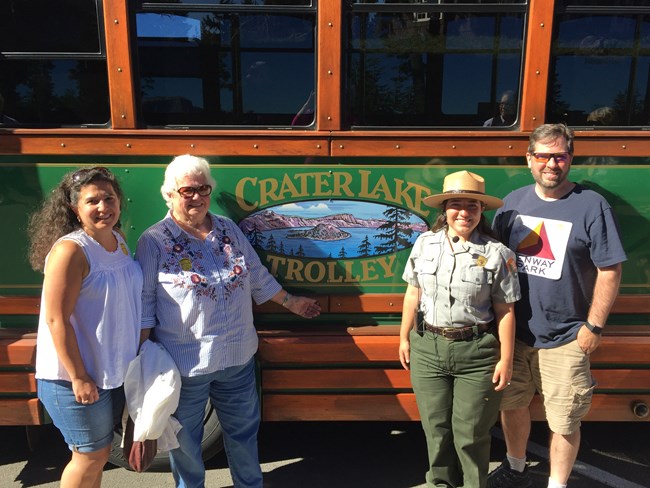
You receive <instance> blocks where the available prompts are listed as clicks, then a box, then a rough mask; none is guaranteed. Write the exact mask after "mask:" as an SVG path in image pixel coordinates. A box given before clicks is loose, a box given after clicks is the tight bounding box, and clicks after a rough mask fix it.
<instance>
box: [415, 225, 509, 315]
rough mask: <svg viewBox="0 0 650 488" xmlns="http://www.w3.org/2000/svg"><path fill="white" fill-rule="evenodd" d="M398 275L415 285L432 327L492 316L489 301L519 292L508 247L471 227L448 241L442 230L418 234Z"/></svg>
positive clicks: (507, 299)
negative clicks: (456, 240)
mask: <svg viewBox="0 0 650 488" xmlns="http://www.w3.org/2000/svg"><path fill="white" fill-rule="evenodd" d="M402 279H403V280H404V281H406V282H407V283H408V284H410V285H412V286H415V287H417V288H419V289H420V291H421V295H420V309H421V310H422V311H423V312H424V320H425V321H426V322H427V323H429V324H432V325H435V326H437V327H466V326H472V325H479V324H485V323H489V322H491V321H492V320H494V318H495V316H494V309H493V306H492V304H493V303H495V302H497V303H513V302H516V301H517V300H519V298H521V293H520V291H519V280H518V279H517V265H516V260H515V255H514V253H513V252H512V251H511V250H510V249H508V248H507V247H506V246H504V245H503V244H501V243H500V242H499V241H497V240H495V239H492V238H491V237H487V236H483V235H480V234H479V233H478V232H476V231H475V232H474V233H473V234H472V236H471V238H470V240H469V241H467V242H465V243H460V242H459V243H456V244H454V251H453V252H452V249H451V246H450V243H449V242H448V240H447V238H446V233H445V231H438V232H436V233H433V232H425V233H423V234H422V235H420V236H419V237H418V239H417V240H416V241H415V244H414V245H413V249H412V250H411V255H410V256H409V260H408V262H407V263H406V267H405V269H404V274H403V275H402Z"/></svg>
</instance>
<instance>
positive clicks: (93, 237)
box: [29, 167, 142, 488]
mask: <svg viewBox="0 0 650 488" xmlns="http://www.w3.org/2000/svg"><path fill="white" fill-rule="evenodd" d="M122 202H123V194H122V190H121V189H120V185H119V183H118V181H117V180H116V179H115V177H114V175H113V174H112V173H111V172H110V171H109V170H107V169H106V168H102V167H95V168H83V169H80V170H78V171H75V172H72V173H68V174H66V175H65V176H64V177H63V179H62V180H61V182H60V183H59V184H58V185H57V187H56V188H55V189H54V190H53V191H52V192H51V193H50V194H49V196H48V198H47V199H46V200H45V202H44V203H43V206H42V207H41V209H40V210H38V211H37V212H35V213H34V214H33V215H32V217H31V219H30V222H29V236H30V251H29V259H30V263H31V265H32V267H33V268H34V269H37V270H44V272H45V278H44V280H43V293H42V298H41V310H40V316H39V322H38V336H37V347H36V379H37V381H38V398H39V399H40V400H41V402H42V403H43V405H44V406H45V409H46V410H47V412H48V414H49V415H50V417H51V418H52V421H53V422H54V425H55V426H56V427H57V428H58V429H59V430H60V431H61V434H62V435H63V438H64V439H65V441H66V442H67V443H68V445H69V447H70V450H71V451H72V458H71V460H70V462H69V463H68V464H67V466H66V467H65V469H64V470H63V474H62V475H61V487H63V488H70V487H89V486H93V487H99V486H100V485H101V480H102V470H103V468H104V465H105V464H106V462H107V461H108V457H109V454H110V450H111V443H112V441H113V428H114V426H115V425H116V424H117V423H118V422H119V420H120V417H121V413H122V410H123V406H124V391H123V382H124V378H125V375H126V371H127V368H128V365H129V363H130V362H131V360H132V359H134V358H135V357H136V354H137V351H138V344H139V338H140V315H141V306H142V300H141V293H142V271H141V270H140V266H138V264H137V263H136V262H135V261H134V260H133V258H132V256H131V253H130V251H129V248H128V246H127V244H126V241H125V240H124V236H123V234H122V233H121V232H120V230H119V225H120V211H121V204H122Z"/></svg>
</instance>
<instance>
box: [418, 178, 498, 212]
mask: <svg viewBox="0 0 650 488" xmlns="http://www.w3.org/2000/svg"><path fill="white" fill-rule="evenodd" d="M450 198H471V199H473V200H478V201H480V202H483V203H484V204H485V209H486V210H494V209H495V208H499V207H502V206H503V201H502V200H501V199H500V198H497V197H492V196H490V195H486V194H485V180H484V179H483V177H482V176H479V175H477V174H476V173H470V172H469V171H457V172H456V173H451V174H448V175H447V176H445V181H444V183H443V184H442V193H438V194H436V195H429V196H428V197H425V198H424V200H423V201H424V203H425V205H429V206H430V207H440V206H441V205H442V202H444V201H445V200H449V199H450Z"/></svg>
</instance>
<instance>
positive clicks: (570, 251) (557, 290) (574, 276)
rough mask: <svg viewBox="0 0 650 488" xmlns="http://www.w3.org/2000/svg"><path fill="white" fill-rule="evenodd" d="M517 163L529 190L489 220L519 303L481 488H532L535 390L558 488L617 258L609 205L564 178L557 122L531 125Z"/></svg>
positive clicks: (612, 294) (566, 163)
mask: <svg viewBox="0 0 650 488" xmlns="http://www.w3.org/2000/svg"><path fill="white" fill-rule="evenodd" d="M526 159H527V161H528V167H529V168H530V170H531V173H532V176H533V179H534V180H535V183H534V184H533V185H530V186H526V187H524V188H520V189H518V190H515V191H513V192H512V193H510V194H509V195H508V196H507V197H506V198H505V199H504V206H503V207H502V208H501V209H499V210H498V212H497V214H496V216H495V218H494V227H495V229H496V230H497V232H498V233H499V235H500V237H501V239H502V240H503V242H504V243H505V244H506V245H507V246H508V247H510V248H511V249H512V250H513V251H514V252H515V253H516V255H517V268H518V272H519V281H520V284H521V291H522V299H521V300H520V301H519V302H517V303H516V304H515V315H516V321H517V332H516V334H517V343H516V344H515V359H514V366H513V376H512V381H511V383H512V385H511V386H510V387H508V388H507V389H506V390H505V391H504V397H503V401H502V403H501V424H502V426H503V431H504V435H505V439H506V447H507V457H506V460H504V462H503V463H502V465H501V466H500V467H499V468H497V469H496V470H495V471H493V472H492V473H490V476H489V478H488V487H489V488H505V487H517V488H522V487H523V488H526V487H530V486H532V482H531V480H530V477H529V475H528V472H527V469H526V444H527V441H528V435H529V433H530V412H529V409H528V407H529V404H530V401H531V400H532V397H533V395H534V394H535V391H536V390H537V391H539V392H540V393H542V396H543V398H544V410H545V413H546V419H547V422H548V425H549V428H550V430H551V446H550V450H551V452H552V453H553V455H552V456H551V462H550V464H551V466H550V477H549V484H548V486H549V487H553V488H557V487H565V486H566V483H567V480H568V478H569V475H570V474H571V470H572V468H573V464H574V462H575V459H576V456H577V453H578V448H579V446H580V421H581V419H582V418H583V417H584V416H585V415H586V414H587V412H588V411H589V407H590V405H591V397H592V392H593V386H594V384H593V380H592V379H591V373H590V365H589V354H590V353H592V352H593V351H594V350H595V349H596V348H597V347H598V345H599V344H600V340H601V332H602V328H603V327H604V326H605V323H606V321H607V317H608V315H609V311H610V309H611V306H612V304H613V302H614V299H615V298H616V295H617V294H618V287H619V283H620V279H621V263H622V262H623V261H625V260H626V256H625V252H624V250H623V246H622V244H621V240H620V237H619V231H618V226H617V223H616V219H615V217H614V214H613V212H612V208H611V207H610V205H609V204H608V203H607V201H606V200H605V199H604V198H603V197H602V196H601V195H599V194H598V193H596V192H594V191H592V190H589V189H587V188H585V187H584V186H581V185H578V184H575V183H572V182H571V181H569V179H568V174H569V170H570V168H571V161H572V159H573V133H572V131H571V130H570V129H568V128H567V127H566V126H564V125H561V124H546V125H542V126H540V127H538V128H537V129H536V130H535V131H533V133H532V134H531V136H530V144H529V147H528V152H527V153H526Z"/></svg>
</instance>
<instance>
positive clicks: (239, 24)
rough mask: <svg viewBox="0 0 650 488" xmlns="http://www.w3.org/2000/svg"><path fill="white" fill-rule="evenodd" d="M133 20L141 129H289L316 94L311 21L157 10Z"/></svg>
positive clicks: (305, 120)
mask: <svg viewBox="0 0 650 488" xmlns="http://www.w3.org/2000/svg"><path fill="white" fill-rule="evenodd" d="M136 20H137V36H138V62H139V72H140V77H141V78H140V89H141V95H142V96H141V99H142V113H143V116H144V118H145V121H146V124H147V125H148V126H241V125H245V126H262V127H269V126H286V127H291V126H292V125H294V126H295V125H296V119H295V117H296V114H297V113H298V112H299V111H300V110H301V109H302V107H303V105H304V104H305V101H306V100H308V99H309V97H310V94H311V93H312V92H314V90H315V63H316V57H315V48H314V45H315V41H314V32H315V14H314V13H307V14H304V13H293V14H289V13H283V12H279V13H277V14H276V13H274V14H266V13H259V14H256V13H250V14H249V13H246V11H244V12H243V13H241V12H233V13H223V10H221V11H219V12H209V11H208V12H205V11H200V12H196V11H182V12H179V11H178V10H174V11H173V12H166V11H164V9H163V11H160V12H151V11H150V10H148V11H147V12H140V13H138V14H137V17H136ZM306 115H309V114H306ZM313 117H314V114H313V110H312V111H311V117H301V118H300V119H299V121H300V125H305V126H307V125H310V124H311V123H312V122H313Z"/></svg>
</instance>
